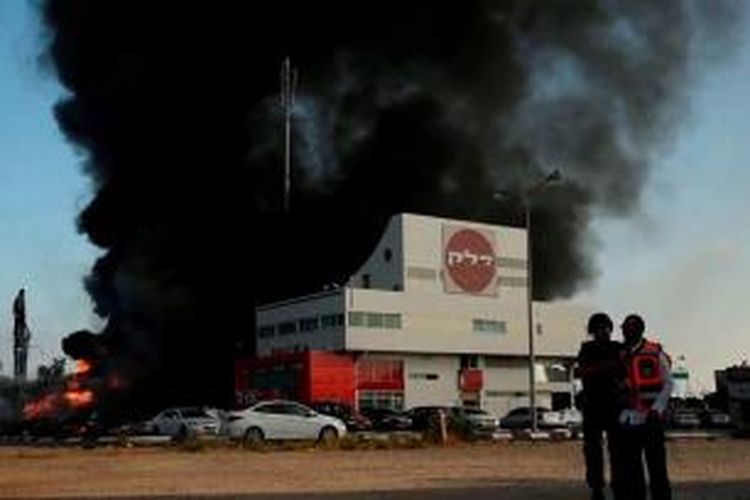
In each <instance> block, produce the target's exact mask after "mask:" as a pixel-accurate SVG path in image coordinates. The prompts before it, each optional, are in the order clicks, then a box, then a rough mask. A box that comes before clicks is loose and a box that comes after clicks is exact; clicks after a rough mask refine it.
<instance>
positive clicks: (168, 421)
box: [146, 407, 221, 438]
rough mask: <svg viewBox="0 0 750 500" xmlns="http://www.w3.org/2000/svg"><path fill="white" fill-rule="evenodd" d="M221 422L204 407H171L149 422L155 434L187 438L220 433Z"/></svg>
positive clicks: (148, 426)
mask: <svg viewBox="0 0 750 500" xmlns="http://www.w3.org/2000/svg"><path fill="white" fill-rule="evenodd" d="M220 424H221V422H220V421H219V419H218V418H216V416H212V415H209V414H208V413H207V412H206V411H205V410H203V409H202V408H192V407H188V408H169V409H167V410H164V411H162V412H160V413H159V414H158V415H156V416H155V417H154V418H152V419H151V420H150V421H149V422H148V423H147V424H146V428H147V430H148V431H150V432H152V433H154V434H160V435H166V436H172V437H173V438H185V437H188V436H195V435H200V434H214V435H215V434H218V433H219V428H220Z"/></svg>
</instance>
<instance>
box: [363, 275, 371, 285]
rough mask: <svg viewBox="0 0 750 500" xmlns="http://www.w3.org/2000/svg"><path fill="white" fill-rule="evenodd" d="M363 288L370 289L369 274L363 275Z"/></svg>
mask: <svg viewBox="0 0 750 500" xmlns="http://www.w3.org/2000/svg"><path fill="white" fill-rule="evenodd" d="M362 288H370V275H369V274H363V275H362Z"/></svg>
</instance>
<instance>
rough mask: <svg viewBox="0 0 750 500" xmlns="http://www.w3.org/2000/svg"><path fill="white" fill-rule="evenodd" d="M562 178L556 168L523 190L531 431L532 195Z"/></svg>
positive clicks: (499, 194) (534, 417)
mask: <svg viewBox="0 0 750 500" xmlns="http://www.w3.org/2000/svg"><path fill="white" fill-rule="evenodd" d="M561 178H562V176H561V175H560V171H559V170H554V171H552V172H551V173H549V174H547V175H546V176H545V177H544V178H543V179H541V180H540V181H539V182H537V183H536V184H533V185H531V187H529V188H527V189H526V190H524V191H523V196H522V197H521V203H523V213H524V225H525V226H526V280H527V284H526V314H527V317H526V324H527V327H528V331H527V334H528V343H529V411H530V417H531V432H537V430H538V428H539V426H538V423H537V411H536V372H535V367H536V351H535V349H534V263H533V258H532V246H531V197H532V195H533V194H534V193H535V192H536V191H538V190H540V189H542V188H544V187H545V186H546V185H547V184H551V183H553V182H557V181H559V180H560V179H561ZM508 195H509V193H508V192H507V191H498V192H496V193H494V195H493V197H494V198H495V199H500V198H504V197H506V196H508Z"/></svg>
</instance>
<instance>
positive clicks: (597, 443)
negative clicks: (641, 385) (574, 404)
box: [577, 312, 627, 500]
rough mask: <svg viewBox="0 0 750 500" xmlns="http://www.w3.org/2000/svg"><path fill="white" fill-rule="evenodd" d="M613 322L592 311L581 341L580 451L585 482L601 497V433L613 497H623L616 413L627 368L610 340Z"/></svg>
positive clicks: (619, 348) (595, 496)
mask: <svg viewBox="0 0 750 500" xmlns="http://www.w3.org/2000/svg"><path fill="white" fill-rule="evenodd" d="M612 329H613V324H612V320H611V319H610V317H609V316H608V315H607V314H605V313H602V312H599V313H596V314H593V315H591V317H590V318H589V322H588V333H589V334H590V335H591V336H592V337H593V338H592V340H590V341H587V342H584V343H583V344H581V349H580V351H579V353H578V368H577V371H578V374H579V376H580V377H581V381H582V383H583V391H582V393H581V399H580V403H579V404H580V406H581V407H582V408H581V409H582V411H583V454H584V457H585V459H586V483H587V484H588V486H589V488H590V489H591V498H592V499H593V500H600V499H604V489H605V484H606V483H605V480H604V452H603V449H602V440H603V436H604V434H605V433H606V435H607V449H608V452H609V461H610V472H611V486H612V491H613V492H614V495H615V498H617V499H625V498H626V497H625V496H624V495H623V485H622V462H621V460H620V457H621V453H620V450H621V449H622V447H621V446H620V442H619V432H618V431H619V427H618V417H619V415H620V412H621V411H622V409H623V407H624V405H625V401H624V399H625V396H626V393H625V380H626V376H627V371H626V368H625V364H624V361H623V359H624V351H623V346H622V344H621V343H619V342H616V341H613V340H612V339H611V338H610V336H611V334H612Z"/></svg>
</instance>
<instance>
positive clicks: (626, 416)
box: [620, 314, 674, 500]
mask: <svg viewBox="0 0 750 500" xmlns="http://www.w3.org/2000/svg"><path fill="white" fill-rule="evenodd" d="M645 329H646V324H645V322H644V321H643V318H641V317H640V316H639V315H637V314H631V315H629V316H628V317H626V318H625V320H624V321H623V323H622V335H623V338H624V341H625V349H626V350H625V359H624V361H625V365H626V367H627V391H628V404H627V408H626V409H625V410H623V411H622V413H621V414H620V423H621V425H622V436H623V446H624V447H625V448H626V449H625V450H623V462H624V469H623V470H624V472H623V473H624V476H625V481H626V484H627V485H628V488H629V489H630V491H629V493H628V495H627V498H630V499H633V500H641V499H645V498H646V481H645V476H644V470H643V458H644V456H645V461H646V466H647V467H648V477H649V490H650V492H651V499H652V500H670V499H671V498H672V490H671V486H670V483H669V474H668V471H667V452H666V446H665V439H664V420H665V412H666V410H667V405H668V404H669V397H670V396H671V394H672V388H673V385H674V384H673V381H672V375H671V372H672V367H671V361H670V359H669V356H668V355H667V353H666V352H664V350H663V349H662V347H661V345H660V344H658V343H657V342H653V341H650V340H648V339H645V338H644V337H643V332H644V331H645Z"/></svg>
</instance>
